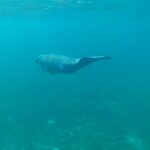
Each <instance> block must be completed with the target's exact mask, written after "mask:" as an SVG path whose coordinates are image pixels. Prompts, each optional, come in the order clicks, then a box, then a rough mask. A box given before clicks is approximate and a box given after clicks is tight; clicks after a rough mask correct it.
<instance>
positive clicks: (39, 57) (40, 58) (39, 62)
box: [35, 56, 42, 64]
mask: <svg viewBox="0 0 150 150" xmlns="http://www.w3.org/2000/svg"><path fill="white" fill-rule="evenodd" d="M35 62H36V63H37V64H41V63H42V57H41V56H38V57H37V58H36V59H35Z"/></svg>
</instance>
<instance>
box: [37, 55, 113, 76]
mask: <svg viewBox="0 0 150 150" xmlns="http://www.w3.org/2000/svg"><path fill="white" fill-rule="evenodd" d="M102 59H111V57H108V56H95V57H82V58H76V59H75V58H70V57H66V56H62V55H40V56H38V57H37V59H36V62H37V63H38V64H40V65H41V67H42V69H43V70H44V71H46V72H48V73H50V74H57V73H74V72H76V71H78V70H79V69H81V68H83V67H85V66H87V65H89V64H91V63H93V62H96V61H99V60H102Z"/></svg>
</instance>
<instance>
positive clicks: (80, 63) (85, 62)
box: [76, 56, 111, 69]
mask: <svg viewBox="0 0 150 150" xmlns="http://www.w3.org/2000/svg"><path fill="white" fill-rule="evenodd" d="M105 59H111V57H109V56H96V57H82V58H80V59H79V61H78V62H77V63H76V69H80V68H83V67H85V66H87V65H89V64H91V63H93V62H96V61H99V60H105Z"/></svg>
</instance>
